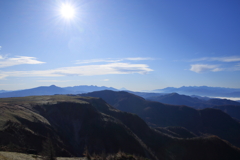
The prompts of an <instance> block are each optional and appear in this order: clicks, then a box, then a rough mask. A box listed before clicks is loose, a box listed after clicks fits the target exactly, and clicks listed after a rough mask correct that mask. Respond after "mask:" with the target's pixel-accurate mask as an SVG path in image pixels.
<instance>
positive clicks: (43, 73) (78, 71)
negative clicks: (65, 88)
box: [0, 63, 153, 79]
mask: <svg viewBox="0 0 240 160" xmlns="http://www.w3.org/2000/svg"><path fill="white" fill-rule="evenodd" d="M150 71H153V70H152V69H151V68H149V66H148V65H146V64H130V63H109V64H103V65H85V66H74V67H63V68H57V69H52V70H38V71H11V72H4V71H0V79H3V78H5V77H60V76H94V75H108V74H134V73H137V74H147V73H149V72H150Z"/></svg>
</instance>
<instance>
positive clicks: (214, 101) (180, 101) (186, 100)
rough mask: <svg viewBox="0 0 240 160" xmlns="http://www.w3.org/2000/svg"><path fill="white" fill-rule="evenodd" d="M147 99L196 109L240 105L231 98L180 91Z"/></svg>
mask: <svg viewBox="0 0 240 160" xmlns="http://www.w3.org/2000/svg"><path fill="white" fill-rule="evenodd" d="M146 99H147V100H151V101H157V102H161V103H166V104H173V105H186V106H189V107H193V108H196V109H203V108H212V107H214V106H218V105H238V106H240V103H239V102H236V101H232V100H229V99H219V98H209V99H202V98H199V97H192V96H187V95H180V94H178V93H170V94H164V95H160V96H152V97H147V98H146Z"/></svg>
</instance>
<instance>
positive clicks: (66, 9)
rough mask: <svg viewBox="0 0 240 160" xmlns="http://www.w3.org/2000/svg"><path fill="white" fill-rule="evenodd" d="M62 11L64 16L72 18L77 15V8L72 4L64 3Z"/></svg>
mask: <svg viewBox="0 0 240 160" xmlns="http://www.w3.org/2000/svg"><path fill="white" fill-rule="evenodd" d="M60 13H61V16H62V17H63V18H65V19H72V18H74V16H75V8H74V7H73V6H72V5H70V4H62V5H61V8H60Z"/></svg>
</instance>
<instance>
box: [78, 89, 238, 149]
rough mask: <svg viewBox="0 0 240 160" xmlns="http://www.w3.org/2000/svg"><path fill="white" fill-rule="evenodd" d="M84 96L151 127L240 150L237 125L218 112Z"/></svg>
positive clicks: (128, 97)
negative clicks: (206, 136)
mask: <svg viewBox="0 0 240 160" xmlns="http://www.w3.org/2000/svg"><path fill="white" fill-rule="evenodd" d="M82 95H83V96H92V97H100V98H103V99H104V100H105V101H106V102H107V103H109V104H111V105H112V106H114V107H116V108H117V109H119V110H122V111H127V112H131V113H135V114H137V115H139V116H140V117H141V118H142V119H143V120H144V121H145V122H147V124H148V125H150V126H152V127H169V126H180V127H184V128H186V129H187V130H189V131H191V132H193V133H194V134H197V135H203V134H213V135H217V136H219V137H220V138H223V139H225V140H227V141H229V142H231V143H232V144H234V145H237V146H240V137H239V136H238V135H240V124H239V123H238V122H237V121H236V120H234V119H233V118H231V117H230V116H229V115H227V114H226V113H224V112H222V111H220V110H217V109H203V110H196V109H194V108H191V107H187V106H177V105H167V104H163V103H159V102H152V101H147V100H145V99H143V98H141V97H138V96H136V95H133V94H130V93H127V92H123V91H122V92H114V91H99V92H92V93H88V94H82Z"/></svg>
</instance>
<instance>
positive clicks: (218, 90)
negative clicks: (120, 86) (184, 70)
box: [152, 86, 240, 97]
mask: <svg viewBox="0 0 240 160" xmlns="http://www.w3.org/2000/svg"><path fill="white" fill-rule="evenodd" d="M152 92H157V93H173V92H176V93H179V94H185V95H199V96H211V97H240V89H239V88H223V87H208V86H189V87H185V86H183V87H180V88H174V87H167V88H164V89H156V90H153V91H152Z"/></svg>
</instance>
